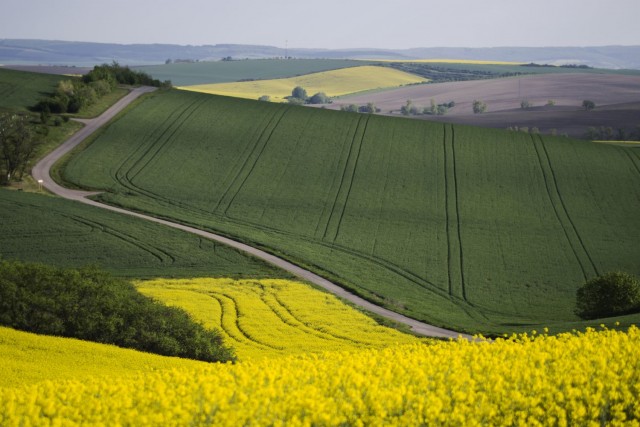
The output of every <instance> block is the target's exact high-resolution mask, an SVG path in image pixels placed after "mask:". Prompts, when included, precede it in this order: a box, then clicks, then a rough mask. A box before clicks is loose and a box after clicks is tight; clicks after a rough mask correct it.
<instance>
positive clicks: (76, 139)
mask: <svg viewBox="0 0 640 427" xmlns="http://www.w3.org/2000/svg"><path fill="white" fill-rule="evenodd" d="M153 90H155V88H149V87H142V88H138V89H135V90H133V91H132V92H131V93H129V94H128V95H127V96H125V97H124V98H122V99H121V100H120V101H118V102H117V103H116V104H115V105H113V106H112V107H111V108H110V109H109V110H107V111H106V112H105V113H104V114H102V115H101V116H100V117H98V118H96V119H92V120H85V121H83V122H84V123H85V124H86V126H85V127H84V128H82V129H81V130H80V131H78V132H77V133H76V134H74V135H73V136H72V137H71V138H69V139H68V140H67V141H66V142H65V143H64V144H62V145H61V146H60V147H58V148H57V149H56V150H54V151H52V152H51V153H50V154H49V155H48V156H46V157H45V158H44V159H42V160H41V161H40V162H38V164H36V165H35V166H34V168H33V170H32V176H33V178H34V179H35V180H42V185H43V186H44V187H45V188H47V189H48V190H49V191H51V192H52V193H54V194H57V195H58V196H61V197H64V198H65V199H70V200H75V201H78V202H81V203H84V204H88V205H91V206H96V207H99V208H102V209H107V210H110V211H114V212H118V213H121V214H125V215H130V216H134V217H137V218H142V219H146V220H148V221H153V222H156V223H159V224H163V225H166V226H168V227H173V228H177V229H179V230H183V231H186V232H189V233H193V234H197V235H199V236H202V237H205V238H207V239H211V240H215V241H217V242H220V243H223V244H226V245H228V246H231V247H234V248H236V249H239V250H241V251H243V252H245V253H248V254H250V255H252V256H254V257H256V258H260V259H262V260H264V261H266V262H268V263H270V264H273V265H275V266H277V267H279V268H281V269H283V270H286V271H288V272H290V273H292V274H294V275H295V276H297V277H299V278H301V279H304V280H307V281H309V282H311V283H314V284H315V285H318V286H320V287H322V288H324V289H326V290H328V291H329V292H331V293H333V294H335V295H337V296H339V297H341V298H344V299H345V300H348V301H350V302H352V303H353V304H355V305H357V306H359V307H362V308H364V309H365V310H368V311H370V312H372V313H376V314H377V315H380V316H382V317H385V318H388V319H391V320H394V321H396V322H399V323H403V324H405V325H407V326H409V327H410V328H411V330H412V331H414V332H415V333H417V334H420V335H424V336H429V337H441V338H457V337H459V336H463V337H464V338H467V339H471V337H470V336H467V335H462V334H460V333H458V332H454V331H450V330H447V329H443V328H439V327H437V326H432V325H429V324H426V323H422V322H419V321H417V320H414V319H411V318H408V317H406V316H403V315H401V314H398V313H395V312H393V311H390V310H387V309H385V308H383V307H380V306H377V305H375V304H372V303H371V302H369V301H367V300H365V299H363V298H360V297H358V296H357V295H354V294H352V293H350V292H348V291H346V290H345V289H343V288H341V287H339V286H338V285H336V284H334V283H332V282H330V281H328V280H326V279H324V278H323V277H320V276H318V275H317V274H314V273H312V272H310V271H307V270H304V269H302V268H300V267H298V266H297V265H295V264H292V263H290V262H288V261H285V260H283V259H281V258H278V257H276V256H274V255H271V254H269V253H267V252H264V251H262V250H260V249H256V248H253V247H251V246H248V245H245V244H244V243H240V242H236V241H234V240H231V239H228V238H226V237H223V236H220V235H217V234H214V233H209V232H206V231H203V230H199V229H197V228H192V227H188V226H185V225H182V224H176V223H173V222H169V221H166V220H162V219H159V218H154V217H151V216H148V215H143V214H139V213H136V212H131V211H127V210H125V209H120V208H117V207H114V206H109V205H105V204H102V203H98V202H96V201H93V200H90V199H87V196H89V195H92V194H96V193H91V192H86V191H76V190H70V189H68V188H64V187H61V186H60V185H58V184H56V183H55V182H54V181H53V180H52V179H51V177H50V170H51V167H52V166H53V164H54V163H55V162H56V161H58V160H59V159H60V158H61V157H62V156H64V155H65V154H66V153H68V152H69V151H71V150H72V149H73V148H74V147H76V146H77V145H78V144H80V143H81V142H82V141H83V140H84V139H85V138H87V137H88V136H89V135H91V134H92V133H93V132H95V131H96V130H97V129H99V128H100V127H101V126H103V125H104V124H106V123H107V122H108V121H109V120H111V119H113V117H115V115H116V114H117V113H118V112H120V111H121V110H122V109H123V108H125V107H126V106H127V105H128V104H130V103H131V102H132V101H133V100H134V99H136V98H137V97H139V96H140V95H142V94H144V93H147V92H151V91H153Z"/></svg>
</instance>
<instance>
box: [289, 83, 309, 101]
mask: <svg viewBox="0 0 640 427" xmlns="http://www.w3.org/2000/svg"><path fill="white" fill-rule="evenodd" d="M291 97H292V98H296V99H301V100H303V101H306V100H307V91H306V90H305V88H303V87H302V86H296V87H294V88H293V90H292V91H291Z"/></svg>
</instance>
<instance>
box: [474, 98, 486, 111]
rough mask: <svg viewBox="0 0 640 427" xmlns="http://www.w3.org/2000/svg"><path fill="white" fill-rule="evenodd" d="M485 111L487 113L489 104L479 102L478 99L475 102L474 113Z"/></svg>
mask: <svg viewBox="0 0 640 427" xmlns="http://www.w3.org/2000/svg"><path fill="white" fill-rule="evenodd" d="M485 111H487V104H485V103H484V102H482V101H479V100H477V99H476V100H474V101H473V113H474V114H480V113H484V112H485Z"/></svg>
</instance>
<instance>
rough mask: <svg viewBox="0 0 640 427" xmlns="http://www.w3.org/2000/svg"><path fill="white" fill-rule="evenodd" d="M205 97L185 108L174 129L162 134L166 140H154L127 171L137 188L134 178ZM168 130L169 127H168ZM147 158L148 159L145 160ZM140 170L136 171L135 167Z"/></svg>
mask: <svg viewBox="0 0 640 427" xmlns="http://www.w3.org/2000/svg"><path fill="white" fill-rule="evenodd" d="M204 101H205V99H204V98H203V99H202V101H200V102H194V103H193V104H192V105H190V106H189V108H188V110H189V111H188V112H187V111H186V110H185V113H186V115H185V114H183V115H181V116H180V117H179V118H178V120H179V122H178V123H177V124H176V125H175V127H174V129H173V131H172V132H171V133H170V134H169V135H167V136H166V137H165V134H162V135H161V136H160V138H159V139H158V140H160V139H162V138H164V142H161V143H159V144H158V143H157V142H154V143H153V144H152V145H151V147H150V149H149V150H148V151H147V152H146V153H145V154H144V155H142V156H140V157H139V158H138V160H137V161H136V163H135V164H134V165H133V166H132V167H131V168H130V169H129V170H128V171H127V173H126V175H125V176H126V179H127V181H129V182H130V183H131V184H132V185H134V186H135V187H136V188H139V187H138V186H137V185H136V184H134V182H133V180H134V179H135V178H136V177H137V176H138V175H139V174H140V173H141V172H142V171H143V170H144V169H145V168H146V167H147V166H149V164H150V163H151V162H152V161H153V160H154V159H155V158H156V157H157V156H158V154H159V153H160V152H162V151H163V150H164V149H165V148H166V147H167V146H168V145H169V143H170V142H171V141H172V139H173V137H174V135H175V134H176V133H177V132H178V131H179V130H180V129H181V128H182V127H183V126H184V125H185V123H187V122H188V121H189V119H190V118H191V117H192V116H193V115H194V114H195V112H196V111H197V110H198V109H199V108H200V107H201V106H202V104H204ZM167 130H168V129H167ZM145 158H146V160H145ZM135 168H137V169H138V170H137V171H135V172H134V169H135Z"/></svg>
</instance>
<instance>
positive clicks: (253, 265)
mask: <svg viewBox="0 0 640 427" xmlns="http://www.w3.org/2000/svg"><path fill="white" fill-rule="evenodd" d="M0 236H2V245H0V257H2V258H4V259H18V260H22V261H30V262H40V263H45V264H51V265H55V266H58V267H82V266H85V265H97V266H100V267H102V268H104V269H105V270H107V271H109V272H111V273H113V274H114V275H116V276H124V277H137V278H142V277H157V276H165V277H202V276H204V277H207V276H208V277H212V276H224V277H261V278H263V277H288V275H286V274H285V273H283V272H280V271H279V270H277V269H275V268H273V267H271V266H269V265H267V264H265V263H263V262H260V261H258V260H256V259H254V258H250V257H247V256H246V255H244V254H242V253H241V252H238V251H236V250H234V249H231V248H228V247H226V246H223V245H220V244H217V243H214V242H211V241H209V240H205V239H201V238H199V237H196V236H192V235H190V234H187V233H183V232H181V231H177V230H174V229H171V228H168V227H163V226H161V225H156V224H152V223H149V222H147V221H143V220H139V219H135V218H131V217H127V216H123V215H119V214H114V213H111V212H106V211H104V210H101V209H96V208H93V207H90V206H86V205H82V204H80V203H75V202H70V201H67V200H63V199H56V198H52V197H46V196H44V195H38V194H33V193H23V192H19V191H8V190H2V191H0Z"/></svg>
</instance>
